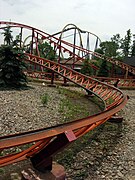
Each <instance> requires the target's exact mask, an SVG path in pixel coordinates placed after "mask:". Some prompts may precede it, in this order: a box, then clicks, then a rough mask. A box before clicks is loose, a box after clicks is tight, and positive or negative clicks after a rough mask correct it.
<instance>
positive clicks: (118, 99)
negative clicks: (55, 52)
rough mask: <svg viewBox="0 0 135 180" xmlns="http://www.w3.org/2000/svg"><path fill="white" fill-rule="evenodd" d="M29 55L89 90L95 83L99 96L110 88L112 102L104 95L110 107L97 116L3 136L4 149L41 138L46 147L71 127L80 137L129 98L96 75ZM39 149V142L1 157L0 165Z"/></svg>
mask: <svg viewBox="0 0 135 180" xmlns="http://www.w3.org/2000/svg"><path fill="white" fill-rule="evenodd" d="M27 57H28V58H27V59H26V61H30V62H33V63H34V64H40V65H41V66H42V67H43V68H48V69H50V70H53V71H54V72H55V73H58V74H59V75H61V76H64V77H66V78H67V79H68V80H70V81H72V82H74V83H75V84H77V85H79V86H80V87H82V88H84V89H85V90H87V91H91V90H90V89H91V85H92V84H94V85H95V87H94V89H93V91H92V93H94V94H95V95H96V96H99V95H98V92H99V89H100V96H102V99H103V100H104V99H105V94H106V95H108V93H109V94H110V90H111V91H112V92H113V93H112V94H110V96H109V97H110V98H111V99H112V101H114V102H112V104H108V102H107V100H106V99H105V100H104V103H105V104H106V105H107V106H108V107H107V108H105V110H104V111H103V112H102V113H99V114H97V115H94V116H89V117H86V118H83V119H79V120H76V121H73V122H71V123H66V124H62V125H59V126H56V127H50V128H44V129H40V130H35V131H31V132H26V133H20V134H14V135H9V136H3V137H0V148H1V149H6V148H10V147H14V146H19V145H22V144H27V143H31V142H38V141H45V147H46V146H47V145H48V144H49V143H48V142H49V141H50V139H51V141H53V138H54V137H55V138H57V135H58V134H61V133H64V132H66V131H69V130H72V131H73V132H74V133H75V135H76V136H77V138H78V137H80V136H81V135H83V134H85V133H86V132H88V131H89V130H91V129H93V128H95V127H96V126H98V125H99V124H102V123H103V122H105V121H107V120H108V119H109V118H111V116H113V115H114V114H115V113H116V112H118V111H119V110H120V109H121V108H122V107H123V106H124V105H125V103H126V102H127V99H128V98H127V96H125V95H123V93H122V92H121V91H120V90H119V89H117V88H115V87H113V86H109V85H107V84H104V83H102V82H100V81H98V80H96V79H92V78H90V77H88V76H85V75H82V74H80V73H78V72H76V71H73V70H71V69H70V68H67V67H66V66H63V65H61V64H58V63H56V62H52V61H49V60H46V59H43V58H40V57H38V56H34V55H31V54H27ZM89 88H90V89H89ZM101 89H102V92H101ZM46 142H47V143H46ZM43 143H44V142H43ZM31 149H32V150H31ZM35 149H36V150H35ZM40 150H41V148H40V142H39V143H37V144H35V145H34V146H33V147H32V148H30V149H28V150H25V151H23V152H20V153H17V154H12V155H8V156H6V157H2V158H0V164H1V166H4V165H7V164H10V163H13V162H17V161H20V160H23V159H26V158H27V157H28V155H29V153H30V154H31V156H34V154H35V152H36V153H37V151H40Z"/></svg>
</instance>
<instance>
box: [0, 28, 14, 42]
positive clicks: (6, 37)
mask: <svg viewBox="0 0 135 180" xmlns="http://www.w3.org/2000/svg"><path fill="white" fill-rule="evenodd" d="M11 33H12V31H11V27H9V26H7V27H6V28H5V29H4V32H3V33H2V34H3V35H4V44H5V45H10V44H11V42H12V40H13V36H12V35H11Z"/></svg>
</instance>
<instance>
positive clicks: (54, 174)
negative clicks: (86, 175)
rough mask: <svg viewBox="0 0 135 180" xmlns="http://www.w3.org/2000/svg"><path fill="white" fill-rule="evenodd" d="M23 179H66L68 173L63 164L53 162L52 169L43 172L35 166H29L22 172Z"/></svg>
mask: <svg viewBox="0 0 135 180" xmlns="http://www.w3.org/2000/svg"><path fill="white" fill-rule="evenodd" d="M21 173H22V180H65V178H66V173H65V169H64V167H63V166H61V165H59V164H57V163H55V162H53V165H52V170H51V171H46V173H41V172H39V171H37V170H35V169H34V168H31V167H30V168H27V169H25V170H23V171H22V172H21Z"/></svg>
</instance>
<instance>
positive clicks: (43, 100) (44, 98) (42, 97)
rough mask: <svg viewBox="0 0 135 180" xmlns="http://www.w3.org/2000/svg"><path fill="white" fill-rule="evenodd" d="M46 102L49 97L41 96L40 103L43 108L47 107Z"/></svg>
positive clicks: (46, 95)
mask: <svg viewBox="0 0 135 180" xmlns="http://www.w3.org/2000/svg"><path fill="white" fill-rule="evenodd" d="M48 100H49V96H48V94H47V93H45V94H43V95H42V96H41V102H42V104H43V106H45V105H47V103H48Z"/></svg>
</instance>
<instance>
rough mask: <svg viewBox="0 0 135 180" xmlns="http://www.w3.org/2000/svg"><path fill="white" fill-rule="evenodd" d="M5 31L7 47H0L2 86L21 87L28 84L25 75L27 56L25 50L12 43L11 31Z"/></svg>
mask: <svg viewBox="0 0 135 180" xmlns="http://www.w3.org/2000/svg"><path fill="white" fill-rule="evenodd" d="M9 29H10V28H9V27H7V28H5V29H4V33H3V34H4V36H5V39H4V41H5V45H1V46H0V85H1V86H4V87H20V86H21V85H24V84H26V82H27V79H26V75H25V74H24V72H23V71H24V69H25V68H26V64H25V63H24V62H23V60H24V58H26V57H25V54H24V53H23V50H22V49H21V48H19V47H17V46H13V44H15V43H14V42H13V41H12V38H11V37H12V35H11V30H10V31H9Z"/></svg>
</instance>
